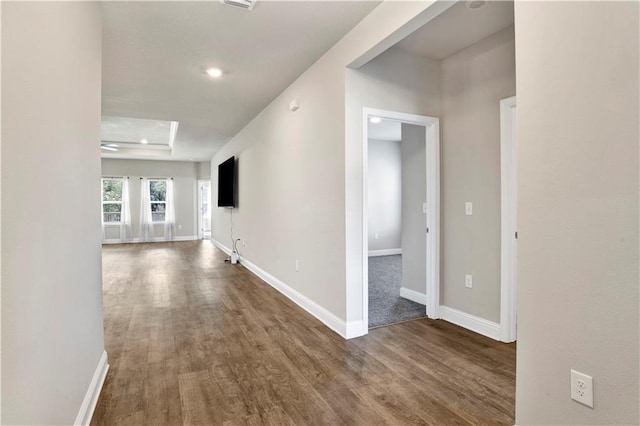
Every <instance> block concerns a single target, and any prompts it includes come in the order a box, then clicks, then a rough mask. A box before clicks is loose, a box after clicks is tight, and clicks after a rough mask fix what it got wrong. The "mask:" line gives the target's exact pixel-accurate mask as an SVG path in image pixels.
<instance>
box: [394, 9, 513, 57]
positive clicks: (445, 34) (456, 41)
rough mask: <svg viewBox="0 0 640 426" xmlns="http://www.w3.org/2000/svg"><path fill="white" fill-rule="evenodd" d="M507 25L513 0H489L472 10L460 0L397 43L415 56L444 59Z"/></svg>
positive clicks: (511, 15) (510, 19)
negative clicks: (482, 5)
mask: <svg viewBox="0 0 640 426" xmlns="http://www.w3.org/2000/svg"><path fill="white" fill-rule="evenodd" d="M510 25H513V1H498V0H492V1H488V2H487V4H486V5H485V6H484V7H482V8H480V9H475V10H474V9H469V8H468V7H466V6H465V2H464V1H460V2H458V3H457V4H455V5H453V6H452V7H450V8H449V9H447V10H446V11H444V12H443V13H442V14H441V15H439V16H437V17H436V18H435V19H433V20H432V21H429V22H428V23H427V24H425V25H424V26H422V27H421V28H419V29H418V30H416V31H415V32H414V33H412V34H411V35H409V36H407V37H406V38H405V39H404V40H402V41H401V42H400V43H398V44H397V45H396V46H397V47H398V48H400V49H402V50H404V51H407V52H410V53H413V54H414V55H418V56H424V57H427V58H432V59H444V58H446V57H448V56H450V55H452V54H454V53H456V52H459V51H460V50H462V49H464V48H466V47H468V46H470V45H472V44H474V43H476V42H478V41H480V40H482V39H483V38H486V37H488V36H490V35H491V34H494V33H496V32H498V31H500V30H502V29H504V28H506V27H508V26H510Z"/></svg>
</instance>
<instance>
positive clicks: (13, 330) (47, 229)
mask: <svg viewBox="0 0 640 426" xmlns="http://www.w3.org/2000/svg"><path fill="white" fill-rule="evenodd" d="M100 68H101V17H100V6H99V5H98V4H97V3H72V2H68V3H67V2H65V3H44V2H43V3H25V2H15V3H13V2H5V3H3V5H2V202H1V204H2V223H1V227H2V237H3V238H2V248H1V256H2V266H3V268H2V374H3V375H2V401H1V403H2V419H1V420H2V423H3V424H71V423H73V422H74V420H75V418H76V415H77V414H78V412H79V410H80V406H81V404H82V401H83V398H84V396H85V393H86V392H87V390H88V387H89V383H90V381H91V379H92V376H93V374H94V371H95V370H96V367H97V365H98V361H99V359H100V357H101V356H102V354H103V351H104V341H103V318H102V285H101V284H102V276H101V273H102V271H101V262H102V260H101V248H100V239H101V230H100V213H99V212H100V210H99V206H100V195H99V184H98V182H99V181H100V145H99V141H100V91H101V70H100Z"/></svg>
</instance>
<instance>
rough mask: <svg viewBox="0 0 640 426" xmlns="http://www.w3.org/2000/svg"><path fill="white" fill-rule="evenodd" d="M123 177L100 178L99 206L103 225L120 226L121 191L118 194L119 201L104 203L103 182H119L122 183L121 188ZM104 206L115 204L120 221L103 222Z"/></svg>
mask: <svg viewBox="0 0 640 426" xmlns="http://www.w3.org/2000/svg"><path fill="white" fill-rule="evenodd" d="M124 179H125V178H124V177H113V176H112V177H102V178H100V200H101V201H102V204H101V208H102V211H101V214H102V223H104V224H105V225H120V224H122V191H121V192H120V201H104V182H105V181H109V180H113V181H120V182H122V186H124ZM105 204H116V205H119V206H120V220H118V221H109V222H105V220H104V214H105V211H104V206H105ZM106 213H116V212H106Z"/></svg>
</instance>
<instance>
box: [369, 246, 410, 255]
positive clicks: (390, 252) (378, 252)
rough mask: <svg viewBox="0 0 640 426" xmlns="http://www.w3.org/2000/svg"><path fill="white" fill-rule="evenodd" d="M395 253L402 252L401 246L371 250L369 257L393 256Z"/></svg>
mask: <svg viewBox="0 0 640 426" xmlns="http://www.w3.org/2000/svg"><path fill="white" fill-rule="evenodd" d="M393 254H402V249H401V248H395V249H385V250H369V257H376V256H391V255H393Z"/></svg>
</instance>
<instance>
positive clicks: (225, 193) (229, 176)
mask: <svg viewBox="0 0 640 426" xmlns="http://www.w3.org/2000/svg"><path fill="white" fill-rule="evenodd" d="M235 176H236V158H235V157H231V158H229V159H228V160H227V161H225V162H223V163H220V165H219V166H218V207H236V179H235Z"/></svg>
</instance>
